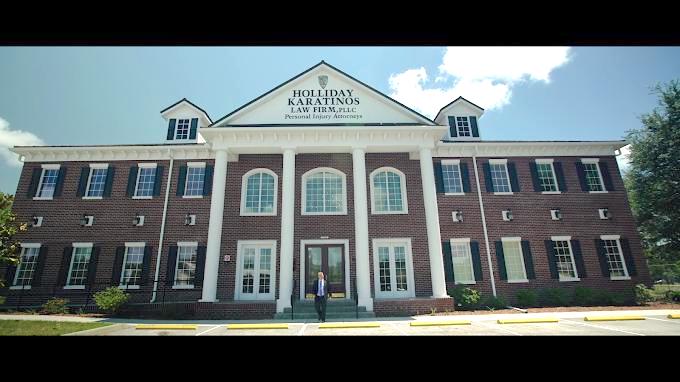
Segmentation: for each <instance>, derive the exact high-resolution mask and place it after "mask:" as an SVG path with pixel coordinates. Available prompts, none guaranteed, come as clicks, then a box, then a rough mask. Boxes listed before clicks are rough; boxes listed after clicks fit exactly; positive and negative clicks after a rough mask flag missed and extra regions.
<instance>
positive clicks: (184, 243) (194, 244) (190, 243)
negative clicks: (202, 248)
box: [172, 241, 198, 289]
mask: <svg viewBox="0 0 680 382" xmlns="http://www.w3.org/2000/svg"><path fill="white" fill-rule="evenodd" d="M179 247H196V268H198V242H197V241H178V242H177V256H175V280H173V282H172V289H194V287H195V286H194V284H189V285H176V284H175V282H176V281H177V266H179ZM195 277H196V275H195V274H194V281H195Z"/></svg>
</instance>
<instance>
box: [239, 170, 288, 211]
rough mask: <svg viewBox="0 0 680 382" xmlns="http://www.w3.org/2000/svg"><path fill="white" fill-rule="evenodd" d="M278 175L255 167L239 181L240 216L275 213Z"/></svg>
mask: <svg viewBox="0 0 680 382" xmlns="http://www.w3.org/2000/svg"><path fill="white" fill-rule="evenodd" d="M278 181H279V177H278V176H277V175H276V173H275V172H274V171H272V170H269V169H266V168H257V169H253V170H250V171H248V172H247V173H245V174H244V175H243V178H242V181H241V216H264V215H276V198H277V193H278Z"/></svg>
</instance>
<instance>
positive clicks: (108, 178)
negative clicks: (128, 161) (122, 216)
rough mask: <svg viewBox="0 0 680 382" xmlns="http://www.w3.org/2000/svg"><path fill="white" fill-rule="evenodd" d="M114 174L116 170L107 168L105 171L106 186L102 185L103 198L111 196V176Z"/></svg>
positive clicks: (110, 167)
mask: <svg viewBox="0 0 680 382" xmlns="http://www.w3.org/2000/svg"><path fill="white" fill-rule="evenodd" d="M115 174H116V168H115V167H112V166H109V169H108V170H106V184H105V185H104V196H111V189H113V176H114V175H115Z"/></svg>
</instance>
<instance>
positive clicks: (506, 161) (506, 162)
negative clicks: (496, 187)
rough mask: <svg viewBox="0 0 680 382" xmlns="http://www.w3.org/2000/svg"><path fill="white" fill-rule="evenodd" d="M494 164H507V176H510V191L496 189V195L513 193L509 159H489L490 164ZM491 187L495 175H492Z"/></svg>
mask: <svg viewBox="0 0 680 382" xmlns="http://www.w3.org/2000/svg"><path fill="white" fill-rule="evenodd" d="M492 164H502V165H505V176H506V177H507V178H508V185H509V186H510V191H499V192H496V191H494V193H493V194H494V195H513V194H514V190H513V189H512V181H511V180H510V171H509V170H508V160H507V158H506V159H489V166H490V165H492ZM489 180H490V181H491V187H493V175H492V176H491V179H489Z"/></svg>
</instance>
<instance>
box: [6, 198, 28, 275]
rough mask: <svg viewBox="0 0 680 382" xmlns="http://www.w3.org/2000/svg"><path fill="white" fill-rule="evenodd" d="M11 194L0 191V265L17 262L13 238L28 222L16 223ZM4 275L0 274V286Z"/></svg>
mask: <svg viewBox="0 0 680 382" xmlns="http://www.w3.org/2000/svg"><path fill="white" fill-rule="evenodd" d="M13 202H14V196H13V195H7V194H4V193H2V192H0V265H3V264H10V265H16V264H18V263H19V248H20V246H19V242H18V241H17V240H16V239H15V236H16V234H17V232H24V231H26V230H27V229H28V224H26V223H20V224H19V223H17V222H16V218H17V217H16V215H15V214H14V213H13V212H12V203H13ZM4 281H5V280H4V275H0V287H2V286H4Z"/></svg>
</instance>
